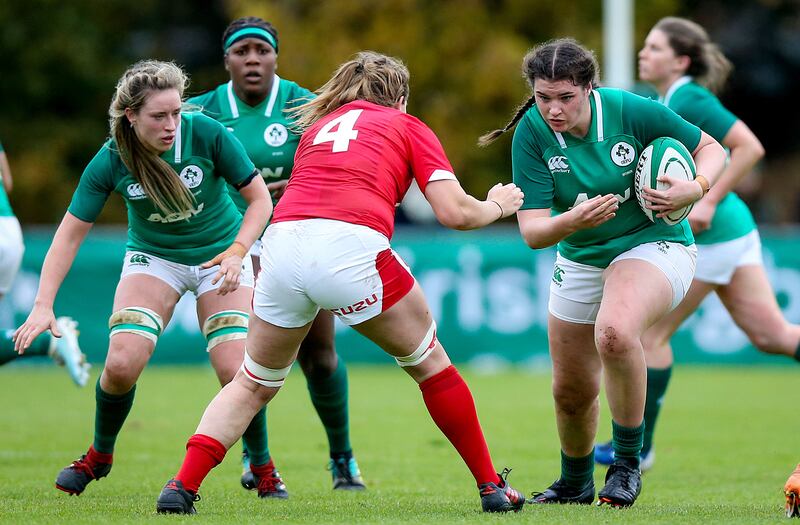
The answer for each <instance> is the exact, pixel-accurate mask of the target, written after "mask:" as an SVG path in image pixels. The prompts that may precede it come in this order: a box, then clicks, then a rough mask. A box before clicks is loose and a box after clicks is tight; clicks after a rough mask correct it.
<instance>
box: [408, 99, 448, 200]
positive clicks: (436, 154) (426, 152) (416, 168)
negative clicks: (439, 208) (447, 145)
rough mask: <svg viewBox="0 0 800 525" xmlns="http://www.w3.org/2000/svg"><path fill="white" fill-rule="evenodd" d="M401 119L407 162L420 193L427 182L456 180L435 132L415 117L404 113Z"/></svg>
mask: <svg viewBox="0 0 800 525" xmlns="http://www.w3.org/2000/svg"><path fill="white" fill-rule="evenodd" d="M403 120H404V124H405V126H404V131H405V133H404V135H405V136H404V139H405V142H406V148H407V149H408V162H409V165H410V166H411V172H412V174H413V175H414V179H415V180H416V181H417V185H418V186H419V189H420V190H421V191H422V193H425V187H426V186H427V185H428V182H433V181H435V180H457V179H456V176H455V174H454V173H453V166H451V165H450V161H449V160H448V159H447V155H446V154H445V152H444V148H443V147H442V144H441V143H440V142H439V139H438V138H437V137H436V134H435V133H434V132H433V131H432V130H431V129H430V128H429V127H428V126H426V125H425V124H424V123H423V122H422V121H421V120H419V119H418V118H416V117H413V116H411V115H407V114H404V115H403Z"/></svg>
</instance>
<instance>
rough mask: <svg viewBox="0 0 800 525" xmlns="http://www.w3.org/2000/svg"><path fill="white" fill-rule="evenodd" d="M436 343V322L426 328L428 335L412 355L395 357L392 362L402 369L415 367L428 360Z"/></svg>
mask: <svg viewBox="0 0 800 525" xmlns="http://www.w3.org/2000/svg"><path fill="white" fill-rule="evenodd" d="M436 342H437V339H436V321H432V322H431V327H430V328H428V333H427V334H425V337H424V338H423V339H422V342H421V343H420V344H419V346H418V347H417V349H416V350H415V351H414V353H413V354H411V355H409V356H406V357H395V358H394V360H395V361H397V364H398V365H400V366H403V367H406V366H417V365H418V364H420V363H421V362H423V361H425V360H426V359H428V357H429V356H430V355H431V352H433V349H434V348H436Z"/></svg>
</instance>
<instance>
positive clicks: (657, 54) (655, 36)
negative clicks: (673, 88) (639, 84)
mask: <svg viewBox="0 0 800 525" xmlns="http://www.w3.org/2000/svg"><path fill="white" fill-rule="evenodd" d="M682 74H683V70H682V68H681V65H680V61H679V60H678V57H677V56H675V51H674V50H673V49H672V48H671V47H670V45H669V39H668V38H667V35H666V34H665V33H664V32H663V31H661V30H660V29H653V30H652V31H650V34H648V35H647V38H646V39H645V41H644V47H642V50H641V51H639V78H640V79H642V80H644V81H645V82H653V83H658V82H664V81H668V80H669V79H670V78H672V76H674V75H682Z"/></svg>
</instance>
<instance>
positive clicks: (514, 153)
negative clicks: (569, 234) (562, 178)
mask: <svg viewBox="0 0 800 525" xmlns="http://www.w3.org/2000/svg"><path fill="white" fill-rule="evenodd" d="M531 111H538V110H537V109H536V106H534V107H533V108H531ZM511 171H512V173H513V179H514V184H516V185H517V186H519V188H520V189H521V190H522V192H523V193H524V194H525V202H524V203H523V204H522V208H521V209H523V210H532V209H543V208H550V207H551V206H552V204H553V194H554V191H555V185H554V182H553V175H552V174H551V173H550V171H549V170H548V169H547V165H546V164H545V162H544V159H543V158H542V151H541V148H540V147H539V145H538V143H537V142H536V140H534V132H533V127H532V126H531V122H530V119H529V118H527V115H526V116H525V117H523V118H522V120H520V122H519V124H517V129H516V130H514V139H513V141H512V143H511Z"/></svg>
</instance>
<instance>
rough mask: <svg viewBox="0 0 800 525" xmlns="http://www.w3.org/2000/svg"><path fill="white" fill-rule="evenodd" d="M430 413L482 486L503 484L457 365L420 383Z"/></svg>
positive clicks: (467, 388) (472, 401)
mask: <svg viewBox="0 0 800 525" xmlns="http://www.w3.org/2000/svg"><path fill="white" fill-rule="evenodd" d="M419 389H420V390H421V391H422V398H423V399H424V400H425V405H426V406H427V407H428V412H429V413H430V415H431V418H433V421H434V423H436V426H438V427H439V430H441V431H442V433H443V434H444V435H445V436H446V437H447V439H448V440H450V443H452V444H453V446H454V447H455V448H456V450H457V451H458V453H459V454H460V455H461V457H462V458H463V459H464V462H465V463H466V464H467V467H468V468H469V470H470V472H472V475H473V476H475V481H476V482H477V484H478V485H482V484H484V483H498V484H499V483H500V478H499V476H498V475H497V471H496V470H495V469H494V465H492V458H491V456H490V455H489V448H488V447H487V446H486V440H485V439H484V437H483V430H481V424H480V422H479V421H478V414H477V412H476V411H475V401H474V400H473V399H472V393H470V391H469V387H468V386H467V384H466V383H465V382H464V379H462V378H461V375H460V374H459V373H458V370H456V367H454V366H453V365H450V366H448V367H447V368H445V369H444V370H442V371H441V372H439V373H438V374H436V375H435V376H433V377H431V378H429V379H426V380H425V381H423V382H422V383H420V384H419Z"/></svg>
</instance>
